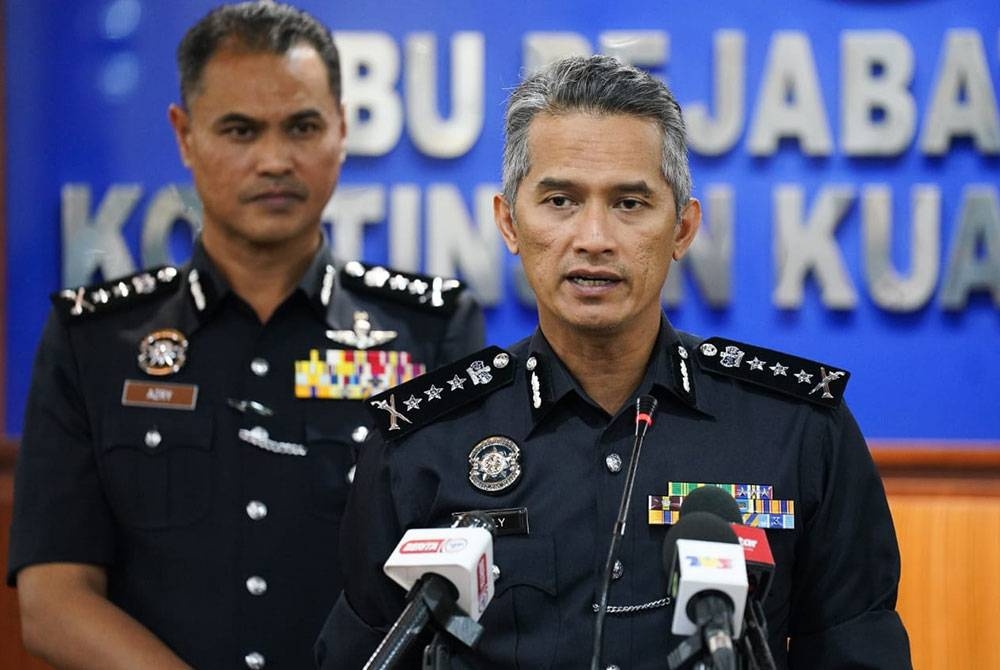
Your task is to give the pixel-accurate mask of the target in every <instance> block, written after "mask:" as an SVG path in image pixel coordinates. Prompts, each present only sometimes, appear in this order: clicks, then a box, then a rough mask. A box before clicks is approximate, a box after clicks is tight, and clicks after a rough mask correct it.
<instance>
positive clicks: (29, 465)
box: [7, 2, 483, 669]
mask: <svg viewBox="0 0 1000 670" xmlns="http://www.w3.org/2000/svg"><path fill="white" fill-rule="evenodd" d="M177 56H178V65H179V70H180V79H181V100H182V101H181V103H180V104H177V105H173V106H171V107H170V110H169V119H170V123H171V125H172V126H173V129H174V132H175V134H176V138H177V143H178V146H179V148H180V155H181V158H182V160H183V162H184V164H185V165H186V166H187V167H188V168H189V169H190V170H191V173H192V175H193V177H194V183H195V187H196V189H197V191H198V193H199V195H200V198H201V202H202V205H203V208H204V214H203V221H202V230H201V235H200V239H199V240H198V241H197V243H196V245H195V249H194V254H193V257H192V258H191V260H190V262H189V263H187V264H186V265H184V266H183V267H160V268H154V269H151V270H148V271H144V272H140V273H138V274H136V275H134V276H130V277H122V278H118V279H114V280H112V281H107V282H105V283H102V284H99V285H95V286H87V287H79V288H72V289H67V290H65V291H62V292H60V293H58V294H56V295H55V296H54V302H55V308H54V310H53V313H52V314H51V316H50V318H49V321H48V323H47V325H46V328H45V333H44V336H43V339H42V342H41V346H40V349H39V352H38V357H37V361H36V365H35V370H34V377H33V385H32V389H31V395H30V399H29V401H28V410H27V416H26V421H25V430H24V435H23V441H22V445H21V449H20V453H19V455H18V462H17V473H16V495H15V512H14V522H13V527H12V531H11V551H10V566H9V572H8V577H7V579H8V582H9V583H11V584H13V583H15V582H16V584H17V587H18V591H19V598H20V604H21V613H22V624H23V631H24V639H25V642H26V644H27V646H28V648H29V650H31V651H32V652H34V653H36V654H38V655H40V656H42V657H43V658H45V659H46V660H48V661H49V662H50V663H52V664H54V665H56V666H58V667H72V668H102V669H106V668H147V667H156V668H180V667H196V668H234V667H247V668H252V669H259V668H264V667H267V668H305V667H309V666H310V665H312V646H313V642H314V641H315V638H316V635H317V633H318V631H319V629H320V627H321V625H322V622H323V619H324V617H325V616H326V614H327V612H328V611H329V609H330V607H331V606H332V604H333V602H334V601H335V599H336V596H337V593H338V592H339V590H340V588H341V585H342V584H341V577H340V571H339V561H338V551H337V548H338V547H337V541H338V540H337V538H338V529H339V524H340V516H341V513H342V511H343V506H344V501H345V499H346V496H347V491H348V488H349V484H350V479H351V476H352V474H353V473H352V468H353V464H354V459H355V453H356V451H357V448H358V446H359V445H360V443H361V442H363V441H364V440H365V438H366V436H367V435H368V432H369V430H370V429H371V428H372V427H373V423H372V421H371V419H370V418H369V417H368V415H367V413H366V412H365V411H364V409H363V405H362V401H363V400H364V399H365V398H367V397H368V396H369V395H371V394H373V393H378V392H380V391H382V390H385V389H387V388H389V387H391V386H393V385H395V384H397V383H399V382H403V381H407V380H409V379H412V378H414V377H416V376H418V375H420V374H421V373H422V372H424V371H425V370H428V369H432V368H435V367H438V366H440V365H442V364H444V363H446V362H448V361H451V360H453V359H455V358H457V357H460V356H462V355H465V354H467V353H469V352H470V351H474V350H476V349H477V348H479V347H481V346H482V344H483V323H482V314H481V311H480V309H479V308H478V306H476V305H475V303H474V302H473V301H472V299H471V297H470V296H469V294H468V293H467V292H466V291H465V290H464V289H463V286H462V285H461V284H460V283H459V282H457V281H455V280H452V279H448V278H444V277H431V276H424V275H417V274H411V273H405V272H397V271H394V270H391V269H388V268H385V267H381V266H371V265H365V264H363V263H360V262H358V261H350V262H345V261H341V260H338V259H335V258H333V257H332V255H331V253H330V251H329V245H328V244H327V243H326V242H325V240H324V237H323V235H322V234H321V230H320V216H321V213H322V211H323V208H324V207H325V206H326V204H327V202H328V200H329V199H330V196H331V195H332V193H333V190H334V188H335V186H336V184H337V179H338V177H339V174H340V168H341V164H342V162H343V161H344V157H345V146H344V139H345V122H344V112H343V108H342V106H341V91H340V64H339V60H338V54H337V50H336V47H335V46H334V43H333V41H332V38H331V35H330V32H329V31H328V30H327V29H326V28H324V27H323V26H322V25H320V24H319V23H318V22H317V21H316V20H315V19H314V18H312V17H310V16H308V15H306V14H305V13H302V12H300V11H298V10H296V9H293V8H291V7H289V6H286V5H280V4H275V3H270V2H261V3H256V2H254V3H244V4H241V5H229V6H223V7H220V8H217V9H216V10H213V11H212V12H211V13H209V14H208V15H207V16H206V17H205V18H204V19H202V20H201V21H200V22H198V23H197V24H196V25H195V26H194V27H192V28H191V29H190V30H189V32H188V33H187V34H186V35H185V37H184V39H183V41H182V42H181V44H180V46H179V49H178V54H177Z"/></svg>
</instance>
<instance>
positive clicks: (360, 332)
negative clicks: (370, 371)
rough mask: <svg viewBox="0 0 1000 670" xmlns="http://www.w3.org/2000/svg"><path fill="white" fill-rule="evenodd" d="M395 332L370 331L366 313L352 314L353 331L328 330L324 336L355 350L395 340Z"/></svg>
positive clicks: (370, 325) (370, 326)
mask: <svg viewBox="0 0 1000 670" xmlns="http://www.w3.org/2000/svg"><path fill="white" fill-rule="evenodd" d="M397 335H398V333H397V332H396V331H395V330H372V324H371V322H370V321H369V320H368V312H355V313H354V330H328V331H326V336H327V337H329V338H330V339H331V340H333V341H334V342H336V343H337V344H343V345H345V346H348V347H353V348H355V349H370V348H371V347H377V346H378V345H380V344H385V343H386V342H391V341H392V340H394V339H396V336H397Z"/></svg>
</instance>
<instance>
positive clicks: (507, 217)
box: [493, 193, 518, 255]
mask: <svg viewBox="0 0 1000 670" xmlns="http://www.w3.org/2000/svg"><path fill="white" fill-rule="evenodd" d="M493 221H494V222H495V223H496V224H497V230H499V231H500V236H501V237H503V241H504V244H506V245H507V250H508V251H510V253H512V254H515V255H516V254H517V251H518V246H517V224H516V223H515V222H514V209H513V208H512V207H511V206H510V203H508V202H507V199H506V198H504V197H503V196H502V195H501V194H499V193H497V194H496V195H494V196H493Z"/></svg>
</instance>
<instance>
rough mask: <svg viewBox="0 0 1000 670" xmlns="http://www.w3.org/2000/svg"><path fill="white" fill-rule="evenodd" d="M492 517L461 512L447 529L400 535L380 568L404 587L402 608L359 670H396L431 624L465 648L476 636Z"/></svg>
mask: <svg viewBox="0 0 1000 670" xmlns="http://www.w3.org/2000/svg"><path fill="white" fill-rule="evenodd" d="M495 531H496V526H495V525H494V523H493V521H492V519H490V518H489V516H487V515H486V514H484V513H482V512H466V513H464V514H461V515H460V516H459V517H458V519H457V520H456V521H455V523H454V524H452V525H451V526H450V527H448V528H413V529H410V530H408V531H406V534H404V535H403V537H402V539H401V540H400V541H399V544H398V545H396V548H395V549H394V550H393V552H392V554H391V555H390V556H389V558H388V559H387V560H386V562H385V565H384V566H383V568H382V569H383V571H384V572H385V574H386V575H387V576H388V577H389V578H390V579H392V580H393V581H394V582H396V583H397V584H399V585H400V586H402V587H403V588H404V589H408V592H407V594H406V602H407V604H406V607H405V608H404V609H403V612H402V613H401V614H400V615H399V617H398V618H397V619H396V622H395V623H394V624H393V625H392V628H390V629H389V632H388V633H387V634H386V636H385V637H384V638H383V639H382V642H381V643H379V646H378V648H377V649H376V650H375V652H374V653H373V654H372V656H371V658H369V659H368V662H367V663H366V664H365V666H364V670H387V669H388V668H393V667H396V665H397V664H399V663H400V662H401V661H402V660H403V658H404V656H405V655H406V653H407V651H408V650H409V648H410V647H411V646H412V644H413V643H414V642H415V641H416V639H417V637H418V636H419V635H420V634H421V633H422V632H423V630H424V628H426V627H427V625H428V624H429V623H431V622H434V623H436V624H437V626H438V627H439V628H440V629H442V630H443V631H444V632H446V633H448V634H449V635H450V636H451V637H454V638H456V639H458V640H459V641H460V642H461V643H462V644H464V645H465V646H467V647H474V646H475V645H476V644H477V643H478V642H479V638H480V637H481V636H482V633H483V627H482V626H481V625H479V623H478V621H479V618H480V617H481V616H482V615H483V612H484V611H485V610H486V606H487V605H489V603H490V600H492V599H493V594H494V586H493V533H494V532H495Z"/></svg>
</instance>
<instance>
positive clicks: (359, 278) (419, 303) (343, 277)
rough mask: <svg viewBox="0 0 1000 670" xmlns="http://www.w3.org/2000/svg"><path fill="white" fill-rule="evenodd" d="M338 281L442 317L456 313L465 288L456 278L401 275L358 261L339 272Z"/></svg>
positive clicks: (401, 273) (413, 273)
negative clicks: (434, 312) (438, 313)
mask: <svg viewBox="0 0 1000 670" xmlns="http://www.w3.org/2000/svg"><path fill="white" fill-rule="evenodd" d="M340 281H341V283H342V284H343V285H344V286H346V287H348V288H352V289H356V290H359V291H365V292H367V293H375V294H377V295H380V296H383V297H385V298H388V299H390V300H394V301H396V302H400V303H403V304H404V305H410V306H411V307H423V308H425V309H429V310H432V311H436V312H444V313H445V314H450V313H451V312H454V311H455V308H456V307H457V306H458V296H459V294H460V293H461V292H462V289H464V288H465V285H464V284H463V283H462V282H460V281H459V280H457V279H449V278H448V277H436V276H433V275H423V274H418V273H415V272H400V271H399V270H393V269H392V268H386V267H384V266H381V265H365V264H364V263H362V262H361V261H350V262H349V263H347V264H345V265H344V267H343V269H342V270H341V271H340Z"/></svg>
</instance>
